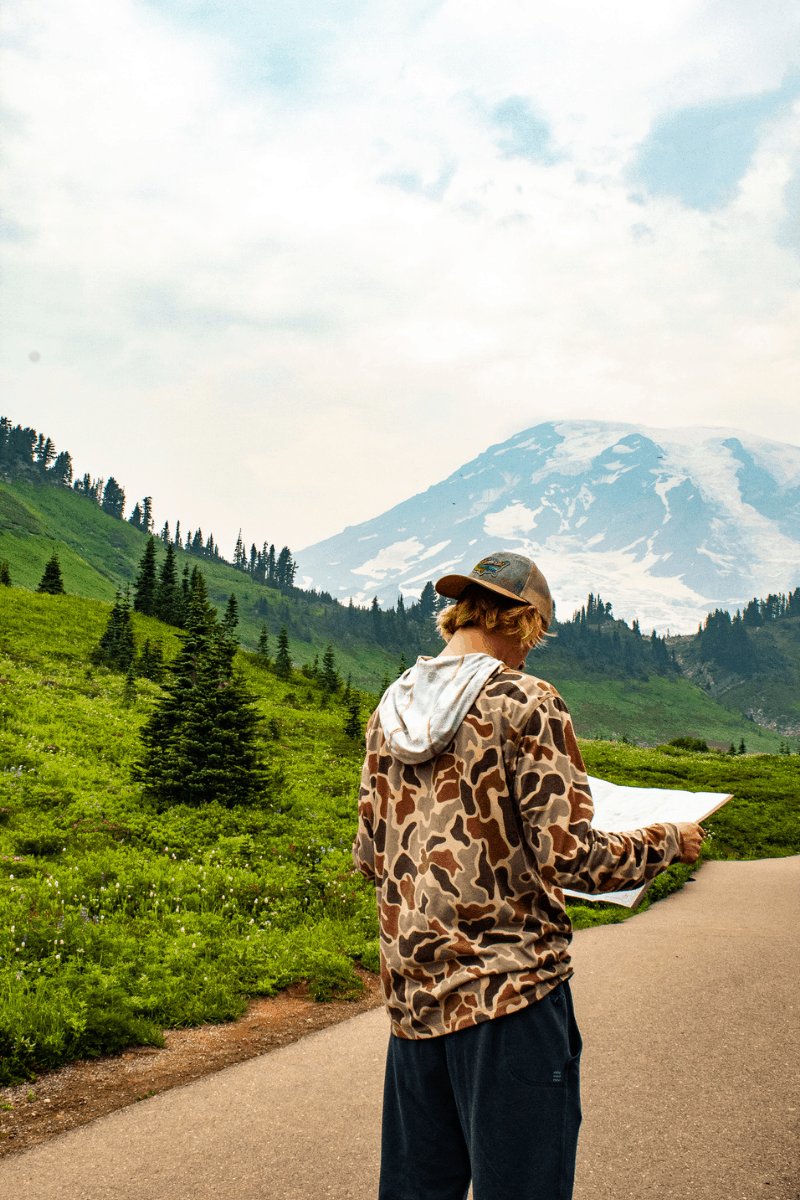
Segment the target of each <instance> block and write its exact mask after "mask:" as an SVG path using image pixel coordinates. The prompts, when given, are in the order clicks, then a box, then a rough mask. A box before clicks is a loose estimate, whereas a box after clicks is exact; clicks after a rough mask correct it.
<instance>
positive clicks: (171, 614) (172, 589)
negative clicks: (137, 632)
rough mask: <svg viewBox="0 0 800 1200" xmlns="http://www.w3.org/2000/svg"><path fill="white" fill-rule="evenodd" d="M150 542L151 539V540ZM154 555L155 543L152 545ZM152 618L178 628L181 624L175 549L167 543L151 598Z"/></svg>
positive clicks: (181, 608)
mask: <svg viewBox="0 0 800 1200" xmlns="http://www.w3.org/2000/svg"><path fill="white" fill-rule="evenodd" d="M151 541H152V539H151ZM153 553H154V554H155V543H153ZM153 616H154V617H158V619H159V621H165V622H166V623H167V625H176V626H178V628H180V626H181V624H182V622H183V596H182V595H181V588H180V584H179V583H178V571H177V567H176V565H175V547H174V546H173V545H172V543H171V542H170V543H167V556H166V558H165V559H164V561H163V563H162V564H161V570H160V571H159V573H158V583H157V584H156V589H155V594H154V597H153Z"/></svg>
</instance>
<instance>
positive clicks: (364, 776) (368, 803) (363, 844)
mask: <svg viewBox="0 0 800 1200" xmlns="http://www.w3.org/2000/svg"><path fill="white" fill-rule="evenodd" d="M376 720H377V717H376V715H375V714H374V713H373V715H372V717H371V718H370V721H369V723H368V724H367V731H366V738H367V755H366V758H365V759H364V766H363V767H362V768H361V784H360V786H359V789H358V832H357V833H356V840H355V841H354V842H353V863H354V864H355V867H356V869H357V870H359V871H360V872H361V874H362V875H365V876H366V877H367V879H374V878H375V842H374V830H375V806H374V803H373V796H374V794H375V784H376V780H375V775H374V771H373V766H374V767H375V769H377V762H374V761H373V760H375V757H376V756H375V755H374V754H373V753H371V752H370V750H369V743H370V730H371V728H372V725H373V722H374V721H376Z"/></svg>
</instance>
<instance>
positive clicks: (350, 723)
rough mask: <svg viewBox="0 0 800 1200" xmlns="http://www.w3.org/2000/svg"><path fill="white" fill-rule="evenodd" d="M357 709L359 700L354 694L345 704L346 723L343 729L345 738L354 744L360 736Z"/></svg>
mask: <svg viewBox="0 0 800 1200" xmlns="http://www.w3.org/2000/svg"><path fill="white" fill-rule="evenodd" d="M359 709H360V703H359V699H358V696H357V695H356V693H355V692H354V693H353V694H352V696H350V697H349V699H348V702H347V721H346V723H345V727H344V732H345V737H349V738H351V739H352V740H353V741H354V742H357V741H359V740H360V738H361V734H362V730H361V716H360V712H359Z"/></svg>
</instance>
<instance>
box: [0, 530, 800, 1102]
mask: <svg viewBox="0 0 800 1200" xmlns="http://www.w3.org/2000/svg"><path fill="white" fill-rule="evenodd" d="M100 515H102V514H100ZM109 611H110V605H109V604H108V603H107V602H104V600H103V599H101V598H95V599H92V598H84V597H77V596H69V595H68V596H40V595H34V594H31V593H29V592H26V591H23V590H21V589H17V588H12V589H9V588H0V747H1V748H2V771H1V772H0V1083H8V1082H11V1081H13V1080H18V1079H23V1078H31V1077H32V1076H33V1073H34V1072H35V1071H36V1070H40V1069H44V1068H48V1067H53V1066H56V1065H58V1064H60V1063H63V1062H66V1061H69V1060H70V1059H72V1058H75V1057H79V1056H85V1055H92V1054H99V1053H105V1052H114V1051H116V1050H119V1049H122V1048H123V1047H124V1046H125V1045H128V1044H130V1043H133V1042H138V1043H150V1044H159V1043H160V1041H161V1039H162V1030H163V1029H164V1028H169V1027H176V1026H182V1025H191V1024H197V1023H200V1022H204V1021H221V1020H228V1019H232V1018H235V1017H236V1016H238V1015H239V1014H241V1013H242V1012H243V1011H244V1008H245V1006H246V1003H247V1000H248V998H249V997H251V996H253V995H257V994H262V995H264V994H266V995H269V994H272V993H274V992H276V991H277V990H279V989H280V988H283V987H286V986H288V985H289V984H291V983H292V982H294V981H295V980H298V979H306V980H308V982H309V987H310V990H311V993H312V995H313V996H315V997H316V998H317V999H320V1000H324V999H326V998H329V997H330V996H332V995H334V994H335V995H339V996H347V995H356V994H358V993H359V991H360V988H361V983H360V980H359V977H358V975H357V974H356V973H355V971H354V969H353V964H354V963H359V962H360V963H361V964H362V965H363V966H365V967H367V968H369V969H372V970H375V969H376V968H377V966H378V940H377V933H378V931H377V921H376V916H375V909H374V897H373V893H372V889H371V888H370V886H369V885H368V884H367V883H366V881H365V880H363V879H362V878H361V877H360V876H359V875H356V874H355V873H354V871H353V869H352V865H351V860H350V846H351V843H352V839H353V835H354V832H355V822H356V797H357V791H358V778H359V770H360V765H361V758H362V743H361V742H357V741H354V740H351V739H349V738H347V737H346V736H345V734H344V725H345V720H346V711H345V709H344V707H343V705H342V703H341V702H340V700H338V699H337V698H336V697H334V698H333V699H332V700H328V698H327V696H326V695H325V694H324V693H323V692H322V690H321V688H320V686H319V685H318V684H317V683H316V682H314V681H313V680H311V679H309V678H307V677H306V676H304V675H303V674H302V673H301V672H300V671H296V672H294V673H293V675H292V678H291V679H290V680H288V681H286V682H282V681H280V680H278V679H277V678H276V676H275V675H274V674H273V673H272V672H271V671H267V670H265V669H264V668H263V667H262V666H260V665H259V662H258V660H257V657H256V656H254V655H249V654H245V653H240V654H239V655H238V660H237V663H238V669H239V670H240V671H241V672H242V673H243V675H244V676H245V678H246V679H247V681H248V683H249V684H250V686H251V688H252V691H253V693H254V694H255V696H256V698H257V709H258V714H259V720H260V725H259V732H260V736H261V738H262V742H263V748H264V752H265V757H266V758H267V760H268V762H269V763H270V766H271V772H272V782H271V783H270V785H269V787H268V788H267V789H266V791H265V793H264V795H263V797H262V798H261V800H260V802H259V803H258V804H256V805H251V806H248V807H247V808H243V807H239V808H232V809H227V808H222V807H219V806H217V805H208V806H205V807H203V808H201V809H198V808H190V807H187V806H176V807H173V808H171V809H168V810H166V811H163V812H158V811H156V809H155V808H153V806H152V805H150V804H149V803H148V802H147V801H145V800H144V798H143V796H142V792H141V788H140V785H139V784H137V783H135V782H134V781H133V775H132V766H133V763H134V761H135V759H136V757H137V755H138V753H139V731H140V729H141V727H142V725H143V724H144V722H145V720H146V719H147V716H148V715H149V713H150V712H151V711H152V708H153V705H154V703H155V701H156V699H157V697H158V696H159V694H160V688H159V686H158V685H157V684H154V683H151V682H149V681H147V680H142V679H138V680H137V681H136V685H135V688H136V694H135V697H134V698H133V699H132V700H131V699H130V697H129V698H128V702H127V703H126V698H125V681H124V679H123V677H122V676H121V675H117V674H113V673H111V672H109V671H107V670H105V669H102V668H97V667H95V666H93V665H92V664H91V662H90V653H91V650H92V647H93V646H94V645H95V644H96V643H97V641H98V639H99V637H100V635H101V633H102V631H103V629H104V628H105V624H106V621H107V618H108V614H109ZM134 629H135V635H136V639H137V643H139V644H141V643H142V642H143V640H144V639H145V638H150V639H151V640H155V641H158V642H160V643H161V644H162V646H163V649H164V653H165V657H166V658H167V659H169V658H171V657H172V656H173V655H174V654H175V652H176V650H177V646H178V641H179V635H178V633H177V632H176V631H175V630H174V629H171V628H170V627H168V626H165V625H162V624H161V623H159V622H157V621H155V620H152V619H150V618H146V617H142V616H140V615H138V614H134ZM375 699H376V698H375V697H374V696H371V695H369V694H367V693H362V694H361V702H362V704H361V715H362V724H363V720H364V719H365V718H366V716H367V715H368V713H369V711H370V710H371V707H372V706H373V704H374V703H375ZM582 745H583V749H584V752H585V755H586V759H587V765H588V767H589V769H590V771H592V772H593V773H595V774H597V775H600V776H603V777H605V778H609V779H612V780H614V781H616V782H620V783H631V784H637V783H638V784H641V785H655V784H657V785H658V786H663V787H670V786H673V787H688V788H699V789H702V790H714V791H734V792H736V793H737V799H736V800H735V801H733V802H732V803H731V804H730V805H729V806H727V808H726V809H725V810H724V812H723V813H720V814H717V815H716V816H715V817H714V818H713V819H712V825H713V827H714V832H715V838H714V840H713V841H712V843H711V845H710V849H709V853H710V854H711V855H713V856H721V857H726V856H728V857H729V856H736V857H751V856H756V857H760V856H764V855H776V854H788V853H797V852H798V851H800V802H799V801H798V795H800V758H798V757H796V756H791V757H787V756H777V755H773V756H764V757H750V756H748V757H736V758H730V757H724V756H721V755H698V754H679V753H675V752H673V751H670V750H665V751H646V750H639V749H636V748H635V747H629V746H624V745H619V744H616V743H608V742H599V741H596V742H586V743H583V744H582ZM689 874H690V871H689V869H688V868H681V867H674V868H670V871H669V872H667V873H666V874H665V875H664V876H663V877H662V878H661V879H660V880H658V881H657V882H656V884H655V885H654V887H653V889H651V892H650V893H649V894H648V897H647V898H646V899H645V901H644V903H643V905H642V906H641V907H642V908H645V907H647V905H648V904H649V903H651V902H652V900H654V899H657V898H658V897H659V896H660V895H663V894H665V893H666V892H667V891H669V890H672V889H674V888H675V887H679V886H681V884H682V882H683V881H684V880H685V879H686V878H687V877H688V876H689ZM571 911H572V915H573V919H574V923H575V925H576V927H578V928H581V927H584V926H586V925H592V924H597V923H599V922H605V921H609V920H614V921H616V920H621V919H623V918H624V917H626V916H628V915H630V914H629V913H628V912H627V911H625V910H621V909H619V908H617V907H615V906H610V905H597V906H595V905H592V906H589V905H576V906H574V907H573V908H572V909H571ZM639 911H641V909H640V910H639Z"/></svg>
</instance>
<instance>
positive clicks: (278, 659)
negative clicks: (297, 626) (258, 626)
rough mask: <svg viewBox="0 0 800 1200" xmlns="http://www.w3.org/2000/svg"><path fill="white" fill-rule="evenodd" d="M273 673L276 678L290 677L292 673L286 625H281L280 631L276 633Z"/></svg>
mask: <svg viewBox="0 0 800 1200" xmlns="http://www.w3.org/2000/svg"><path fill="white" fill-rule="evenodd" d="M275 674H276V675H277V676H278V679H290V678H291V674H292V660H291V658H290V657H289V635H288V633H287V632H286V626H285V625H282V626H281V631H280V633H279V634H278V653H277V654H276V656H275Z"/></svg>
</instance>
